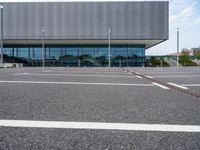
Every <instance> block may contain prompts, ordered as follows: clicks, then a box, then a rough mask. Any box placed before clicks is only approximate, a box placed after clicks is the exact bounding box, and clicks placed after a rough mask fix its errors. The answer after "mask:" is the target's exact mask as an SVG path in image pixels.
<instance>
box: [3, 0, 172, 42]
mask: <svg viewBox="0 0 200 150" xmlns="http://www.w3.org/2000/svg"><path fill="white" fill-rule="evenodd" d="M109 28H111V30H112V32H111V38H112V39H161V40H163V39H167V38H168V2H58V3H54V2H51V3H43V2H39V3H5V4H4V38H5V39H40V38H41V30H42V29H45V31H46V38H47V39H107V38H108V29H109Z"/></svg>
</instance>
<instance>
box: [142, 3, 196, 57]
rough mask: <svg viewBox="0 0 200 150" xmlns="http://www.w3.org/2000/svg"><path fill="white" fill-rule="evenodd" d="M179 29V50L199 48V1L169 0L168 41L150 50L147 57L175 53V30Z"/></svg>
mask: <svg viewBox="0 0 200 150" xmlns="http://www.w3.org/2000/svg"><path fill="white" fill-rule="evenodd" d="M177 27H179V28H180V49H183V48H193V47H200V0H169V40H168V41H166V42H164V43H161V44H160V45H157V46H155V47H153V48H150V49H148V50H147V51H146V54H147V55H162V54H168V53H174V52H176V30H177Z"/></svg>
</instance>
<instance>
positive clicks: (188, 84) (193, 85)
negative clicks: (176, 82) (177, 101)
mask: <svg viewBox="0 0 200 150" xmlns="http://www.w3.org/2000/svg"><path fill="white" fill-rule="evenodd" d="M181 86H194V87H195V86H197V87H198V86H200V84H181Z"/></svg>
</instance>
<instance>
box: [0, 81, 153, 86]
mask: <svg viewBox="0 0 200 150" xmlns="http://www.w3.org/2000/svg"><path fill="white" fill-rule="evenodd" d="M0 83H25V84H69V85H122V86H142V87H147V86H148V87H150V86H154V85H153V84H127V83H103V82H102V83H101V82H100V83H96V82H51V81H0Z"/></svg>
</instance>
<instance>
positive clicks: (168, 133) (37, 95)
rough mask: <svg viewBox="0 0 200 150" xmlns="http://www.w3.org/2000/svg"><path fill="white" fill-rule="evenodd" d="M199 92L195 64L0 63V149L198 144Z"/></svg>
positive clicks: (110, 149) (113, 149)
mask: <svg viewBox="0 0 200 150" xmlns="http://www.w3.org/2000/svg"><path fill="white" fill-rule="evenodd" d="M187 91H191V92H187ZM188 93H195V94H194V95H196V96H194V95H192V94H188ZM199 94H200V68H198V67H191V68H181V67H180V68H19V69H11V68H10V69H0V103H1V105H0V149H15V150H18V149H19V150H21V149H67V150H71V149H74V150H79V149H80V150H82V149H92V150H93V149H94V150H101V149H103V150H118V149H124V150H133V149H138V150H146V149H157V150H161V149H170V150H174V149H178V150H183V149H196V150H198V149H200V143H199V141H200V98H199V97H198V95H199Z"/></svg>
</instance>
